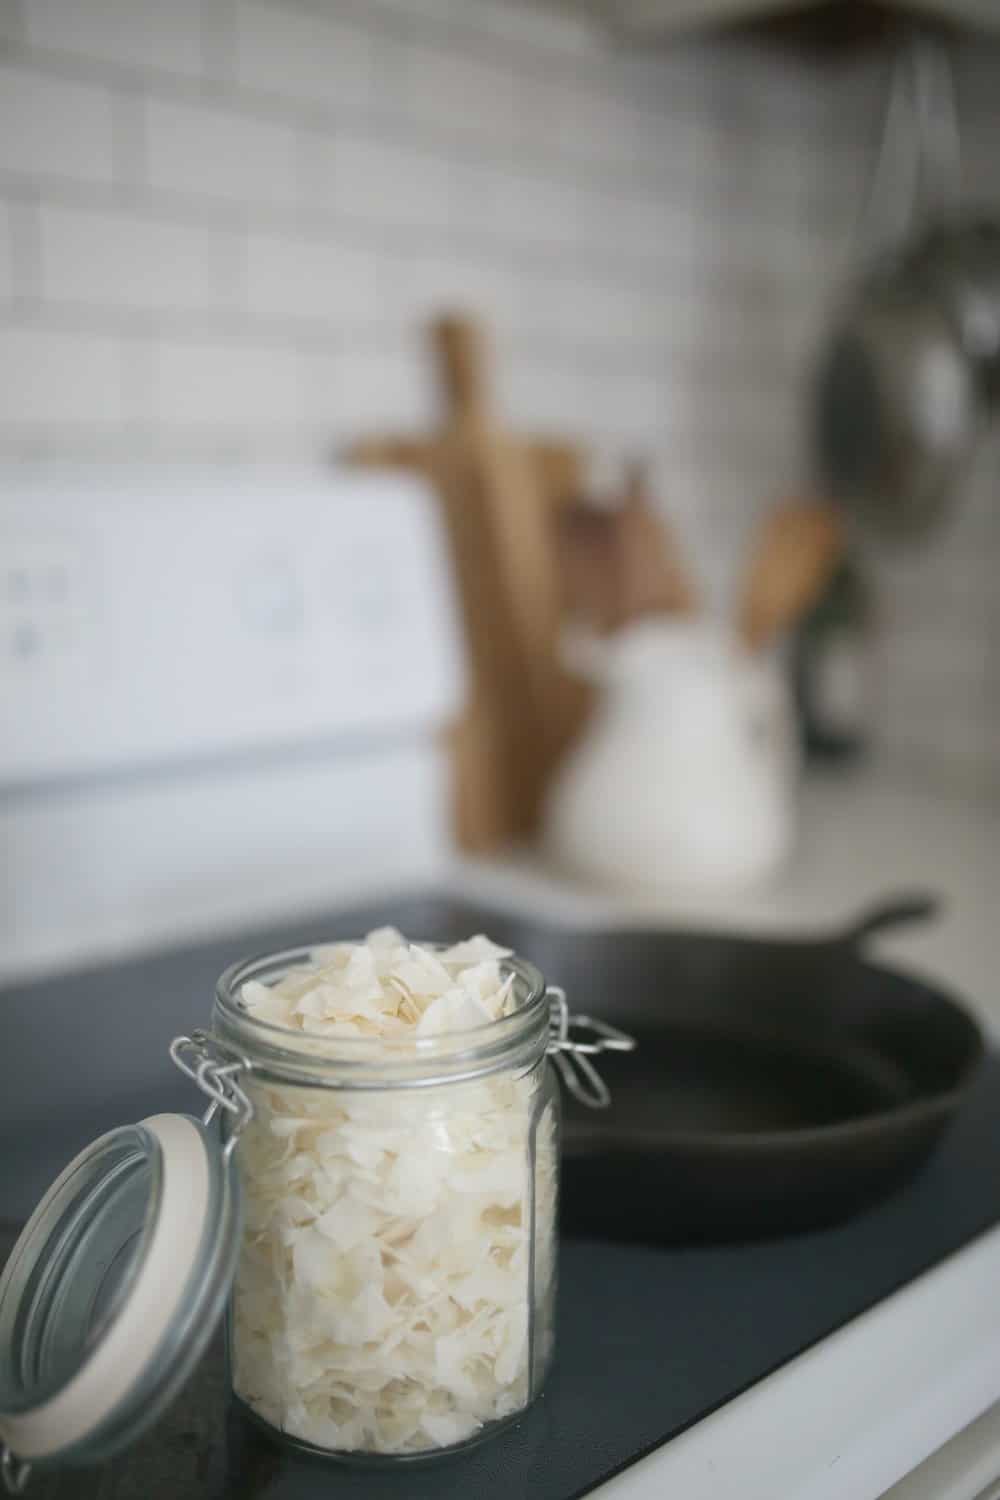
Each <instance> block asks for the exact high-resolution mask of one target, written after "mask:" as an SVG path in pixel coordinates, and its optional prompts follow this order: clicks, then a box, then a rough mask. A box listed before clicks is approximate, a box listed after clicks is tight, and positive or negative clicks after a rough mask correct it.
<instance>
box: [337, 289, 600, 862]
mask: <svg viewBox="0 0 1000 1500" xmlns="http://www.w3.org/2000/svg"><path fill="white" fill-rule="evenodd" d="M432 343H433V352H434V356H435V364H436V369H437V373H438V379H439V384H440V388H441V392H442V397H443V406H444V420H443V423H442V428H441V430H440V432H439V433H437V434H435V435H433V436H431V437H428V438H426V439H424V438H419V437H417V438H412V437H403V438H387V439H386V438H382V439H375V440H368V441H365V442H363V443H359V444H356V445H355V446H354V447H353V449H351V450H350V455H349V456H350V457H352V458H353V459H354V460H355V461H357V462H362V463H381V464H387V465H389V466H391V467H405V468H416V469H419V470H420V471H421V472H423V473H425V474H426V475H427V477H428V478H429V479H430V481H431V482H432V483H433V484H434V486H435V488H436V490H437V492H438V494H439V496H440V499H441V503H442V508H443V511H444V515H445V519H446V523H447V527H448V532H449V535H450V538H451V545H452V551H453V556H454V560H455V567H456V575H457V579H458V587H459V593H460V597H461V602H462V611H463V615H464V621H465V631H466V638H467V643H468V654H469V668H470V674H469V675H470V689H469V697H468V702H467V705H466V709H465V712H464V713H463V716H462V719H461V721H460V722H459V724H458V725H457V726H456V727H455V730H454V734H453V740H452V749H453V766H454V817H455V828H456V834H457V837H458V841H459V843H460V844H461V845H462V847H464V848H466V849H469V850H475V851H485V850H489V849H493V848H496V847H497V846H498V845H500V844H502V843H505V842H507V841H508V840H510V839H512V838H515V837H518V836H520V835H524V834H528V833H531V832H532V831H533V830H534V828H535V826H536V824H537V821H538V815H539V812H540V808H541V803H542V799H543V796H544V791H545V787H546V784H547V781H548V778H549V775H550V774H551V770H552V768H553V766H554V764H555V763H556V761H557V760H558V759H559V757H560V756H561V754H562V752H563V750H564V748H565V746H566V745H567V743H568V742H569V741H570V740H571V739H572V738H573V737H574V735H575V733H576V732H577V729H578V726H579V724H580V723H581V721H582V719H583V717H584V715H585V713H586V708H587V701H588V696H589V690H588V689H587V688H586V687H585V686H584V685H583V684H581V683H579V682H577V681H576V680H575V679H573V678H571V677H570V676H569V675H568V674H567V673H566V671H565V670H564V669H563V668H562V666H561V664H560V662H559V657H558V649H557V648H558V639H557V638H558V630H559V608H560V606H559V598H558V589H557V560H558V559H557V537H556V527H555V524H554V515H555V512H556V511H557V510H558V508H559V507H560V506H562V505H563V504H565V503H567V501H568V500H569V499H570V497H571V496H572V495H574V494H576V493H578V492H579V485H580V482H581V480H582V475H583V467H584V456H583V454H582V453H581V451H580V450H579V448H577V447H575V446H574V445H573V444H569V443H565V442H562V441H560V440H546V441H541V442H536V443H526V442H523V441H519V440H518V439H516V438H514V437H512V436H511V435H510V434H509V433H507V432H506V431H504V430H503V429H502V427H501V425H500V423H499V421H498V419H497V417H496V415H495V413H494V410H493V404H492V394H491V391H490V386H489V353H488V348H487V338H486V333H485V330H484V329H483V328H482V326H481V325H479V324H478V323H476V322H475V321H473V320H471V319H469V318H465V317H458V316H448V317H442V318H439V319H438V320H437V321H436V323H435V324H434V325H433V327H432Z"/></svg>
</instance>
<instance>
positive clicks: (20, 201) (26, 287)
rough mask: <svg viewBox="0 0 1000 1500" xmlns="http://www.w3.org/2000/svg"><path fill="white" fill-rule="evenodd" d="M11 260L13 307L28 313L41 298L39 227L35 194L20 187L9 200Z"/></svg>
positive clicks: (40, 230)
mask: <svg viewBox="0 0 1000 1500" xmlns="http://www.w3.org/2000/svg"><path fill="white" fill-rule="evenodd" d="M9 201H10V205H11V216H10V241H11V245H10V259H11V283H12V291H13V307H14V309H15V310H19V311H21V312H31V311H34V310H35V309H37V308H38V307H39V306H40V304H41V297H42V290H43V289H42V285H41V281H42V226H41V216H40V213H39V199H38V193H37V192H36V191H35V190H34V188H33V187H31V186H30V185H23V186H22V187H21V188H20V189H19V190H18V191H17V192H16V193H14V194H13V195H12V196H11V198H10V200H9Z"/></svg>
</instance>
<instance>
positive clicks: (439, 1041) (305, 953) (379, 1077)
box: [213, 939, 550, 1087]
mask: <svg viewBox="0 0 1000 1500" xmlns="http://www.w3.org/2000/svg"><path fill="white" fill-rule="evenodd" d="M346 941H347V942H349V941H350V940H349V939H348V940H346ZM336 946H340V943H339V942H337V943H312V944H309V945H306V946H302V947H298V948H285V949H279V950H278V951H277V952H273V953H265V954H259V955H257V956H255V957H253V958H244V959H239V960H237V961H236V962H235V963H233V964H230V965H229V967H228V968H227V969H225V970H224V971H223V973H222V974H221V975H220V976H219V979H218V980H217V982H216V986H215V1012H214V1017H213V1021H214V1023H215V1026H216V1029H218V1030H221V1031H222V1033H223V1034H224V1036H225V1037H226V1039H227V1040H228V1041H231V1042H233V1043H234V1044H236V1045H237V1046H241V1047H242V1048H243V1049H244V1050H246V1051H247V1052H248V1053H249V1054H250V1061H251V1063H252V1064H254V1063H255V1062H256V1060H257V1059H260V1061H261V1063H262V1064H263V1066H264V1069H265V1070H266V1069H267V1068H268V1066H270V1067H271V1068H273V1069H274V1070H275V1071H278V1072H281V1073H282V1074H287V1073H288V1072H289V1071H294V1072H296V1073H298V1072H301V1071H306V1072H308V1073H310V1074H312V1073H319V1074H322V1075H327V1074H333V1073H339V1074H341V1075H343V1076H342V1077H341V1078H340V1079H338V1080H336V1081H337V1082H340V1083H344V1082H349V1083H353V1085H354V1086H355V1087H364V1086H365V1081H364V1080H365V1077H366V1075H371V1076H372V1080H373V1081H372V1082H371V1083H369V1086H378V1084H379V1083H386V1082H400V1083H402V1082H406V1081H410V1082H420V1083H432V1082H436V1081H438V1080H439V1078H440V1080H441V1081H444V1079H445V1078H446V1077H447V1078H454V1077H455V1076H462V1077H469V1076H478V1075H479V1074H481V1073H483V1072H488V1071H492V1070H493V1068H496V1067H502V1066H506V1065H508V1063H509V1061H510V1059H511V1057H512V1056H514V1055H516V1054H518V1053H519V1052H520V1051H521V1049H522V1048H523V1047H524V1046H525V1045H526V1044H528V1043H539V1044H540V1043H543V1042H544V1041H545V1040H546V1039H547V1037H548V1028H549V1003H550V1002H549V991H548V988H547V985H546V982H545V979H544V978H543V976H542V974H541V972H540V971H539V970H538V969H537V968H536V967H535V965H534V964H532V963H530V962H529V961H528V960H527V959H523V958H520V957H519V956H518V955H517V954H514V953H511V954H507V955H505V956H504V957H503V958H500V959H498V960H497V962H498V965H499V967H500V972H501V974H503V975H504V976H506V975H508V974H513V975H514V976H515V978H516V979H517V980H520V982H521V985H522V987H523V989H524V998H523V1000H522V1001H521V1003H520V1004H519V1005H518V1006H517V1008H516V1009H515V1010H513V1011H511V1012H510V1014H509V1015H505V1016H500V1017H499V1018H498V1019H497V1020H495V1021H484V1022H483V1023H482V1024H481V1025H478V1026H469V1027H464V1028H462V1029H460V1030H456V1031H448V1032H443V1033H440V1034H438V1035H435V1036H413V1037H407V1036H404V1037H398V1036H393V1037H383V1036H363V1037H330V1036H327V1035H325V1034H324V1033H322V1032H318V1031H311V1030H309V1029H308V1028H306V1027H302V1028H295V1029H293V1028H292V1027H289V1026H282V1025H280V1024H279V1023H277V1022H274V1021H265V1020H263V1019H260V1018H258V1017H256V1016H253V1015H251V1013H250V1012H249V1011H248V1010H247V1009H246V1008H245V1007H244V1006H243V1005H242V1004H241V1002H240V995H239V992H240V989H241V988H242V986H243V985H244V984H245V983H246V982H247V980H250V979H255V978H259V976H260V975H261V974H262V973H265V972H266V973H268V974H269V975H270V976H271V977H272V979H276V978H280V977H281V976H282V975H283V974H285V973H288V972H289V970H291V969H292V968H295V967H296V966H299V965H301V964H303V963H307V962H315V959H316V956H317V954H321V953H322V952H323V951H324V950H325V949H330V948H333V947H336ZM414 946H416V947H420V948H425V949H427V950H428V951H430V952H432V953H433V952H441V951H442V950H444V949H445V948H447V947H448V946H449V945H448V944H446V943H441V942H423V941H419V942H418V941H414ZM532 1050H534V1049H532ZM435 1070H436V1071H435Z"/></svg>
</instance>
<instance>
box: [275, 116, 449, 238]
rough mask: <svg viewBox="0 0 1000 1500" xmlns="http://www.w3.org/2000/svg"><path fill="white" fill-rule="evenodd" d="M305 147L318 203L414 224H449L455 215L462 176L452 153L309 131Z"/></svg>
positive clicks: (353, 214) (348, 214)
mask: <svg viewBox="0 0 1000 1500" xmlns="http://www.w3.org/2000/svg"><path fill="white" fill-rule="evenodd" d="M304 153H305V155H304V159H305V162H306V168H305V173H306V186H307V189H308V192H309V196H310V198H311V200H312V202H313V203H314V205H315V206H316V207H317V208H320V209H324V210H325V209H329V210H332V211H334V212H335V213H337V214H338V215H342V216H343V217H344V218H347V219H366V220H369V221H372V222H376V223H381V224H398V225H403V226H407V227H409V228H423V227H425V226H431V227H436V228H440V229H447V228H449V227H450V225H451V224H452V222H453V220H454V218H455V213H456V200H457V196H458V188H459V179H458V174H457V171H456V170H455V168H454V164H453V161H452V159H451V158H450V157H449V156H448V155H442V154H441V153H440V152H436V151H433V150H430V149H426V148H425V149H421V148H419V147H414V146H410V145H407V143H406V142H405V141H385V140H375V139H372V138H371V137H367V136H360V135H354V134H346V133H343V134H337V135H336V136H332V137H331V136H319V135H316V136H312V137H309V138H307V140H306V142H305V148H304Z"/></svg>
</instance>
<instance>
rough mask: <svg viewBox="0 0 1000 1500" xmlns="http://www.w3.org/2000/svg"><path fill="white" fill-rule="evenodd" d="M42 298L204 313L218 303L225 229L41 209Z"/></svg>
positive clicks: (227, 239)
mask: <svg viewBox="0 0 1000 1500" xmlns="http://www.w3.org/2000/svg"><path fill="white" fill-rule="evenodd" d="M40 227H41V261H40V281H41V293H42V296H43V297H44V298H45V299H47V300H49V301H53V302H71V303H77V304H82V305H85V306H91V307H94V306H97V307H109V308H128V309H131V310H134V311H141V312H163V311H171V310H180V311H206V310H208V309H212V308H215V307H217V306H219V305H220V303H221V302H222V300H223V299H222V282H223V275H224V272H225V269H226V266H227V263H228V258H229V256H230V255H231V254H232V245H231V241H232V236H231V235H229V234H227V233H226V232H225V231H220V230H215V229H209V228H195V227H193V226H191V225H186V224H171V223H165V222H163V221H162V220H159V219H152V218H149V217H145V216H143V217H140V216H138V215H136V214H131V213H116V212H110V211H103V210H102V211H96V212H88V211H86V210H83V209H79V208H67V207H58V206H56V205H54V204H43V205H42V206H41V208H40Z"/></svg>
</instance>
